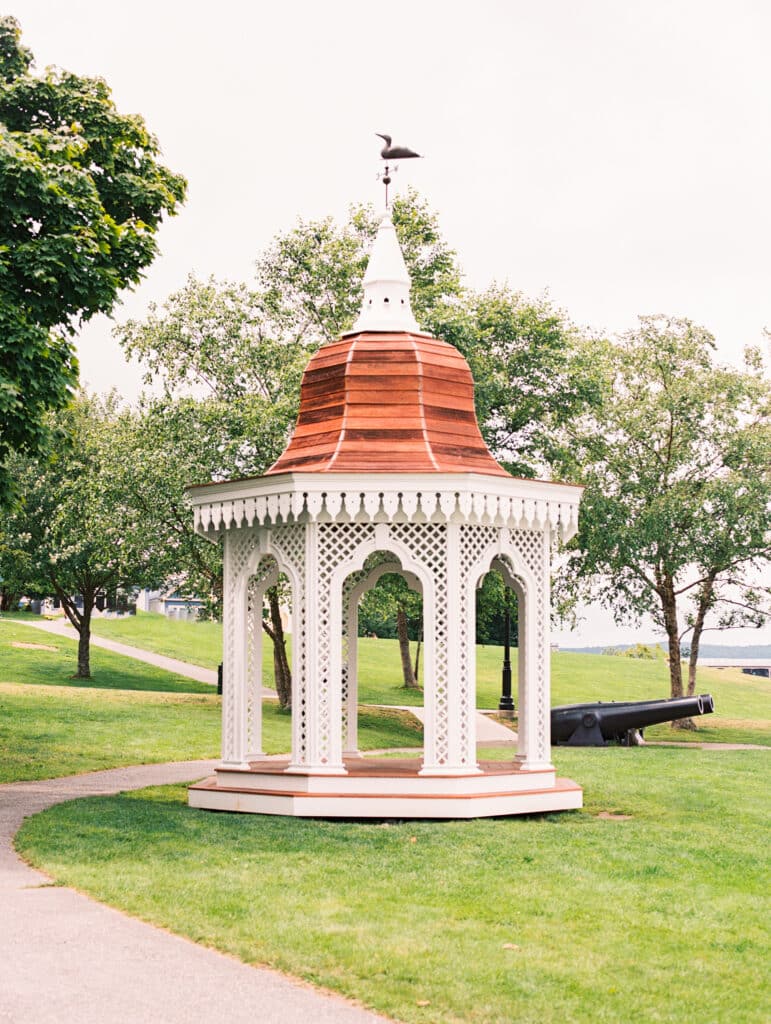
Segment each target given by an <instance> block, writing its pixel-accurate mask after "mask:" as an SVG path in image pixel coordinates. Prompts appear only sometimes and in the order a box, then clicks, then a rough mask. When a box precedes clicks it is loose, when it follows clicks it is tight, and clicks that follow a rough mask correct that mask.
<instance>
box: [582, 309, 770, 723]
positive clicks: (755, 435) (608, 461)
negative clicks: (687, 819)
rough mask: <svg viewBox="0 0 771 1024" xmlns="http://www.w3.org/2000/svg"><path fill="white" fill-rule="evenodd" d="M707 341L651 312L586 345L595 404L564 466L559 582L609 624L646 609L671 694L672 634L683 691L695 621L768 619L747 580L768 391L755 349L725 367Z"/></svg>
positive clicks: (766, 438)
mask: <svg viewBox="0 0 771 1024" xmlns="http://www.w3.org/2000/svg"><path fill="white" fill-rule="evenodd" d="M714 347H715V346H714V340H713V338H712V336H711V335H710V334H709V333H708V332H707V331H706V330H704V329H703V328H701V327H698V326H696V325H694V324H693V323H691V322H690V321H688V320H678V319H671V318H666V317H663V316H656V317H643V318H641V320H640V326H639V328H638V329H637V330H635V331H632V332H629V333H628V334H627V335H625V336H624V338H623V340H622V342H621V343H620V344H618V345H610V344H605V345H601V344H598V345H597V346H596V348H595V362H596V363H597V365H603V366H604V367H605V370H606V389H605V394H604V399H603V403H602V406H601V408H600V409H599V410H598V411H597V412H596V413H595V414H593V415H589V416H584V417H583V418H581V419H580V420H579V421H578V422H577V423H576V425H575V429H574V431H573V436H572V446H573V448H572V459H573V464H572V465H571V466H570V467H568V470H567V471H568V472H570V473H572V474H573V475H576V474H578V475H579V476H580V477H581V478H582V479H583V482H584V483H585V484H586V485H587V490H586V492H585V495H584V499H583V502H582V506H581V519H580V528H579V532H578V534H577V536H576V538H575V539H574V540H573V542H572V543H571V552H570V556H569V561H568V565H567V569H566V574H565V577H564V579H563V583H564V584H565V585H566V586H567V589H568V592H569V593H570V594H571V595H572V597H573V598H576V597H582V598H585V599H586V598H592V597H594V598H597V599H599V600H600V601H601V602H602V603H603V604H604V605H605V606H606V607H608V608H610V609H612V610H613V614H614V617H615V619H616V621H617V622H628V621H636V620H638V619H639V617H640V616H641V615H643V614H650V615H652V616H653V619H654V621H655V622H656V623H657V624H658V625H659V626H660V627H661V628H662V629H663V631H664V632H665V633H666V636H667V640H668V644H669V670H670V689H671V695H672V697H679V696H682V695H683V692H684V687H683V679H682V667H681V658H680V654H681V648H680V644H681V641H682V639H683V638H684V637H685V636H687V635H688V634H690V667H689V677H688V684H687V693H689V694H693V693H694V692H695V685H696V662H697V658H698V651H699V642H700V640H701V635H702V633H703V631H704V629H706V628H727V627H729V626H734V625H740V624H745V623H747V622H748V621H750V622H755V623H758V622H760V621H761V620H762V619H763V618H764V617H765V616H767V615H768V603H767V601H766V600H765V598H764V595H763V593H762V592H761V591H762V588H759V587H753V585H752V584H753V580H754V578H755V577H756V576H758V577H759V578H760V573H761V572H762V571H763V568H764V567H766V568H767V565H768V559H769V553H770V552H771V388H770V387H769V383H768V380H767V379H766V378H765V377H764V374H763V367H762V363H761V360H760V356H759V354H758V353H757V352H755V351H748V355H747V364H746V366H745V368H744V370H736V369H731V368H728V367H724V366H720V365H717V364H716V363H715V360H714ZM767 593H768V592H767V591H766V595H767ZM710 616H711V617H712V618H711V619H710ZM688 722H690V720H688ZM688 722H686V727H688ZM690 724H691V725H692V724H693V723H690Z"/></svg>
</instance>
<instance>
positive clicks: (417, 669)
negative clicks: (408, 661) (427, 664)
mask: <svg viewBox="0 0 771 1024" xmlns="http://www.w3.org/2000/svg"><path fill="white" fill-rule="evenodd" d="M412 672H413V675H414V676H415V682H416V683H417V681H418V678H419V673H420V637H418V644H417V647H416V648H415V667H414V669H413V670H412Z"/></svg>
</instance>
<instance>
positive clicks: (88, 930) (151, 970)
mask: <svg viewBox="0 0 771 1024" xmlns="http://www.w3.org/2000/svg"><path fill="white" fill-rule="evenodd" d="M217 763H218V762H216V761H188V762H180V763H177V764H164V765H142V766H140V767H136V768H118V769H114V770H112V771H102V772H92V773H90V774H88V775H76V776H72V777H69V778H62V779H52V780H48V781H44V782H17V783H11V784H8V785H0V1024H60V1022H61V1021H72V1022H73V1024H218V1022H220V1021H227V1022H228V1024H377V1022H381V1024H382V1022H384V1021H385V1020H386V1018H384V1017H380V1016H378V1015H377V1014H374V1013H370V1012H369V1011H367V1010H363V1009H361V1008H359V1007H357V1006H355V1005H353V1004H352V1003H349V1002H347V1001H346V1000H344V999H342V998H340V997H338V996H334V995H330V994H326V993H324V992H320V991H318V990H316V989H313V988H312V987H311V986H309V985H305V984H304V983H302V982H294V981H291V980H290V979H289V978H287V977H285V976H284V975H281V974H279V973H278V972H276V971H271V970H268V969H265V968H256V967H249V966H248V965H247V964H243V963H241V962H240V961H239V960H235V959H233V958H231V957H228V956H225V955H223V954H221V953H216V952H215V951H214V950H211V949H207V948H205V947H203V946H198V945H196V944H195V943H193V942H190V941H188V940H187V939H183V938H180V937H179V936H176V935H172V934H171V933H169V932H165V931H162V930H161V929H160V928H155V927H153V926H152V925H148V924H144V923H143V922H141V921H137V920H135V919H134V918H131V917H127V916H126V915H125V914H122V913H120V912H119V911H117V910H112V909H111V908H110V907H106V906H104V905H102V904H101V903H96V902H94V901H93V900H91V899H89V898H88V897H86V896H83V895H81V894H80V893H77V892H75V891H74V890H73V889H67V888H64V887H62V886H55V885H51V884H50V880H49V879H48V878H47V877H46V876H45V875H43V874H41V873H40V872H39V871H35V870H33V869H32V868H30V867H29V866H28V865H26V864H24V863H23V861H21V860H20V859H19V858H18V857H17V856H16V854H15V852H14V850H13V845H12V841H13V835H14V834H15V832H16V831H17V829H18V828H19V826H20V825H21V823H22V821H23V820H24V818H25V817H28V816H29V815H31V814H36V813H37V812H39V811H42V810H44V809H45V808H46V807H51V806H52V805H53V804H57V803H62V802H63V801H65V800H72V799H75V798H76V797H81V796H96V795H100V794H108V793H116V792H120V791H122V790H127V789H141V788H142V787H143V786H153V785H161V784H166V783H172V782H191V781H193V780H194V779H200V778H202V777H204V776H205V775H206V774H207V773H209V772H210V771H211V770H212V769H213V767H214V766H215V764H217Z"/></svg>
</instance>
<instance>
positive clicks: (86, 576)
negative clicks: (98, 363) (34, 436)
mask: <svg viewBox="0 0 771 1024" xmlns="http://www.w3.org/2000/svg"><path fill="white" fill-rule="evenodd" d="M118 418H119V408H118V403H117V399H116V398H115V397H114V396H109V397H108V398H106V399H98V398H95V397H90V396H87V395H85V394H78V395H76V397H75V399H74V400H73V402H72V403H71V404H70V405H69V406H68V407H67V409H66V410H65V411H64V412H63V413H62V414H60V417H59V421H58V423H57V424H56V425H55V426H52V428H51V442H50V445H49V447H48V449H47V451H46V453H45V455H43V456H39V457H37V458H31V457H28V456H26V457H25V456H23V455H19V454H15V455H12V456H10V457H9V462H10V465H9V469H10V470H11V471H12V472H13V473H14V475H15V477H16V481H17V488H18V494H17V501H16V502H15V503H14V506H13V508H12V510H11V512H10V514H9V515H8V516H7V517H6V519H5V522H4V525H3V534H4V537H5V538H13V545H14V552H15V557H16V559H17V562H16V564H17V565H18V566H19V569H18V573H17V576H18V578H19V580H21V579H22V578H23V577H26V582H25V589H32V590H33V591H37V592H40V593H49V594H50V593H53V594H55V595H56V596H57V597H58V598H59V600H60V601H61V604H62V607H63V608H64V612H65V614H66V616H67V618H68V619H69V620H70V622H71V623H72V625H73V626H74V627H75V629H76V630H77V632H78V637H79V642H78V665H77V672H76V677H77V678H83V679H87V678H89V677H90V674H91V669H90V639H91V618H92V614H93V610H94V607H95V605H96V600H97V597H98V596H99V595H100V594H109V593H111V592H114V591H116V590H118V589H119V588H131V587H135V586H139V587H141V586H153V585H158V584H159V583H161V582H163V581H164V580H165V579H167V578H168V577H169V576H170V575H171V574H172V573H173V572H174V570H175V567H176V562H177V560H176V555H175V551H174V549H173V547H170V546H169V544H168V538H167V537H166V536H161V535H159V534H158V533H157V531H156V530H155V524H154V522H153V520H152V519H151V518H148V517H144V516H143V515H142V514H141V511H140V512H138V510H137V507H136V505H135V503H134V501H133V494H134V484H135V481H136V479H137V476H136V470H137V466H136V459H135V452H134V450H133V449H132V448H131V447H130V446H127V445H126V444H125V436H124V435H123V434H122V433H121V432H120V431H119V430H118V429H116V424H117V422H118ZM77 598H80V599H82V600H77Z"/></svg>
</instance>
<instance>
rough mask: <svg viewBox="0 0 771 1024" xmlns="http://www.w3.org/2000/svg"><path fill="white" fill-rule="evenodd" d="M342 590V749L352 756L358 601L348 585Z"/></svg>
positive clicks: (356, 696)
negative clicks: (343, 602)
mask: <svg viewBox="0 0 771 1024" xmlns="http://www.w3.org/2000/svg"><path fill="white" fill-rule="evenodd" d="M343 593H344V601H345V606H344V607H343V614H344V615H345V626H344V629H345V633H344V637H343V752H344V753H345V755H346V756H348V757H355V756H356V755H357V754H358V752H359V729H358V725H359V723H358V711H357V709H358V700H359V672H358V669H359V601H358V597H357V595H356V594H355V593H351V592H350V591H349V590H348V589H347V588H346V589H345V590H344V591H343Z"/></svg>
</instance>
